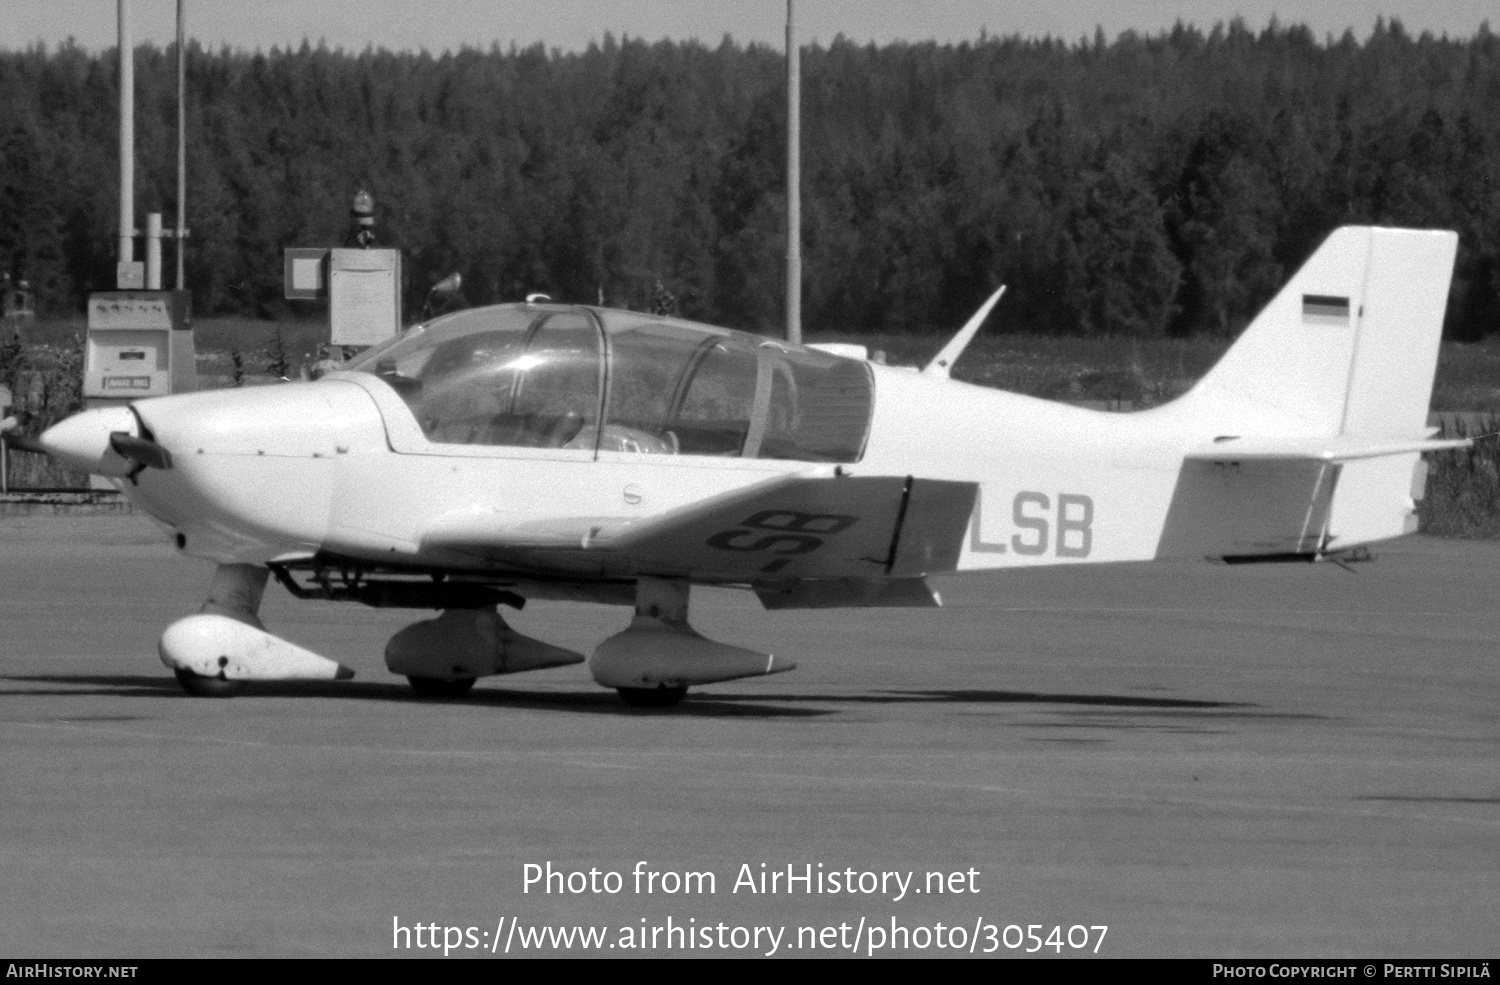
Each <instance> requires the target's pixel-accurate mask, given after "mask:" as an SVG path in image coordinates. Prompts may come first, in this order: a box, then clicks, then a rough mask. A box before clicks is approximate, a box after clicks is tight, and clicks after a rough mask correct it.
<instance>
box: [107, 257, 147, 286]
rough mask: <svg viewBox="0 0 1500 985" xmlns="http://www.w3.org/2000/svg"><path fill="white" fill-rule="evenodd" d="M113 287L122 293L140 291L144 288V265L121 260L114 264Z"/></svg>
mask: <svg viewBox="0 0 1500 985" xmlns="http://www.w3.org/2000/svg"><path fill="white" fill-rule="evenodd" d="M115 286H116V287H118V288H119V289H120V290H122V291H140V290H144V289H145V287H146V264H145V263H144V262H143V261H140V260H121V261H119V262H118V263H116V264H115Z"/></svg>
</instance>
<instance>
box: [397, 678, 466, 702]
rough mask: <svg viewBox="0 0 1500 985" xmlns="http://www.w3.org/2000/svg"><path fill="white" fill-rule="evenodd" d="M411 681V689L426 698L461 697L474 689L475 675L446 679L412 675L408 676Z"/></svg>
mask: <svg viewBox="0 0 1500 985" xmlns="http://www.w3.org/2000/svg"><path fill="white" fill-rule="evenodd" d="M406 679H407V680H408V681H409V682H411V689H412V690H413V691H415V692H417V694H418V695H420V696H422V697H424V698H461V697H463V696H464V695H465V694H468V693H469V692H470V691H472V690H473V689H474V681H475V678H473V677H458V678H454V679H453V680H451V681H450V680H446V679H444V678H441V677H412V676H408V677H407V678H406Z"/></svg>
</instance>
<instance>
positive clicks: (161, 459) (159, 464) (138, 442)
mask: <svg viewBox="0 0 1500 985" xmlns="http://www.w3.org/2000/svg"><path fill="white" fill-rule="evenodd" d="M109 447H110V448H111V449H113V450H114V453H115V454H116V455H119V456H120V457H121V458H123V459H125V460H126V461H129V462H134V463H135V464H137V465H139V466H141V467H142V468H148V469H162V470H163V471H165V470H166V469H170V468H171V467H172V453H171V452H169V451H167V450H166V449H165V448H163V447H162V446H161V445H159V444H157V443H156V442H154V441H149V440H147V439H145V438H137V437H136V436H135V435H133V434H127V433H126V432H124V431H111V432H110V433H109Z"/></svg>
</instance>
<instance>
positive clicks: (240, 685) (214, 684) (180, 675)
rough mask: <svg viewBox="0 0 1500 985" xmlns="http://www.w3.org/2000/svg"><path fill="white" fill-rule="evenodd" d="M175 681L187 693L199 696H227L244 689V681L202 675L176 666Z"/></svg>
mask: <svg viewBox="0 0 1500 985" xmlns="http://www.w3.org/2000/svg"><path fill="white" fill-rule="evenodd" d="M175 673H176V674H177V683H178V684H181V685H182V689H183V690H184V691H186V692H187V693H188V694H192V695H196V696H197V697H200V698H229V697H233V696H234V695H236V694H239V693H240V692H241V691H243V690H244V689H245V682H244V681H231V680H226V679H225V678H223V677H204V676H203V675H202V674H195V673H193V672H192V671H191V670H183V669H182V668H180V667H179V668H177V670H176V671H175Z"/></svg>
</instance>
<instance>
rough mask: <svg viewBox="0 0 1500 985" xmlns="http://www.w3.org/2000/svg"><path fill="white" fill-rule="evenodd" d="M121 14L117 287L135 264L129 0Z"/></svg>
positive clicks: (132, 50)
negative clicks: (129, 266)
mask: <svg viewBox="0 0 1500 985" xmlns="http://www.w3.org/2000/svg"><path fill="white" fill-rule="evenodd" d="M119 14H120V251H119V252H120V264H121V266H120V267H119V268H118V273H117V274H116V285H117V286H119V287H125V286H126V285H125V284H124V283H122V281H123V280H124V278H125V277H126V276H127V274H126V268H125V266H124V264H127V263H133V262H134V261H135V45H134V43H133V42H132V41H131V37H130V0H119Z"/></svg>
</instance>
